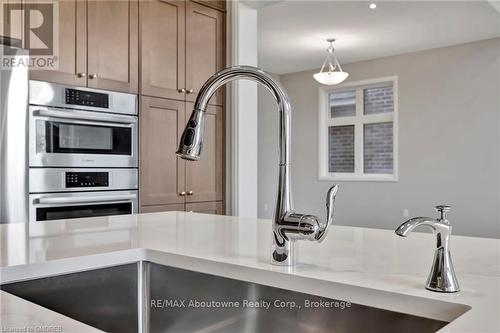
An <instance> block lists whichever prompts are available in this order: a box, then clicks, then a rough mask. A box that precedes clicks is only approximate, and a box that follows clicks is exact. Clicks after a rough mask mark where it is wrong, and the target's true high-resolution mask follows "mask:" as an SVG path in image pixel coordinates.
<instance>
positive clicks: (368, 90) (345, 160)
mask: <svg viewBox="0 0 500 333" xmlns="http://www.w3.org/2000/svg"><path fill="white" fill-rule="evenodd" d="M397 91H398V90H397V78H396V77H388V78H381V79H376V80H367V81H359V82H351V83H348V84H343V85H338V86H336V87H334V88H332V87H321V88H320V104H319V105H320V110H319V113H320V114H319V178H320V180H367V181H376V180H380V181H396V180H397V179H398V160H397V157H398V155H397V151H398V150H397V147H398V141H397V139H398V136H397V133H398V128H397V119H398V107H397V106H398V105H397V100H398V99H397V97H398V96H397Z"/></svg>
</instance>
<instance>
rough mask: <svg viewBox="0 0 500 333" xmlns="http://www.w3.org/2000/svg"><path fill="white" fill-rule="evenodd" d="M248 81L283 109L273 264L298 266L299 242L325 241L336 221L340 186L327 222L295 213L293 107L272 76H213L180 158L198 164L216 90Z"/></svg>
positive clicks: (245, 70)
mask: <svg viewBox="0 0 500 333" xmlns="http://www.w3.org/2000/svg"><path fill="white" fill-rule="evenodd" d="M238 79H247V80H252V81H256V82H258V83H260V84H262V85H264V86H265V87H266V88H267V89H268V90H269V91H270V92H271V94H272V95H273V96H274V98H275V99H276V103H277V104H278V107H279V130H278V132H279V178H278V198H277V200H276V208H275V212H274V218H273V236H274V237H273V248H272V262H273V263H274V264H277V265H294V264H295V263H296V260H297V258H296V257H297V255H296V253H295V251H296V250H295V241H296V240H299V239H307V240H313V241H318V242H320V241H322V240H323V239H324V238H325V236H326V233H327V231H328V228H329V226H330V225H331V224H332V220H333V204H334V201H335V197H336V195H337V191H338V189H339V187H338V185H333V186H332V187H331V188H330V189H329V190H328V193H327V196H326V212H327V220H326V222H321V221H320V219H319V218H318V217H316V216H313V215H307V214H299V213H296V212H295V211H294V210H293V202H292V194H291V182H290V149H291V144H290V142H291V137H290V129H291V119H290V117H291V106H290V101H289V98H288V95H287V94H286V92H285V90H284V89H283V88H282V87H281V85H280V84H279V83H278V82H276V81H275V80H274V79H273V78H272V77H271V76H270V75H269V74H267V73H265V72H264V71H262V70H261V69H259V68H256V67H251V66H234V67H229V68H226V69H223V70H221V71H220V72H218V73H216V74H214V75H213V76H212V77H210V78H209V79H208V80H207V82H205V84H204V85H203V86H202V87H201V89H200V92H199V94H198V97H197V98H196V102H195V104H194V108H193V113H192V114H191V117H190V118H189V121H188V123H187V125H186V128H185V129H184V133H183V134H182V137H181V140H180V143H179V149H178V150H177V155H178V156H179V157H181V158H183V159H185V160H190V161H197V160H199V159H200V154H201V150H202V146H203V130H204V116H205V111H206V109H207V105H208V102H209V100H210V98H211V97H212V95H213V94H214V93H215V91H216V90H217V89H218V88H220V87H221V86H223V85H225V84H226V83H228V82H231V81H234V80H238Z"/></svg>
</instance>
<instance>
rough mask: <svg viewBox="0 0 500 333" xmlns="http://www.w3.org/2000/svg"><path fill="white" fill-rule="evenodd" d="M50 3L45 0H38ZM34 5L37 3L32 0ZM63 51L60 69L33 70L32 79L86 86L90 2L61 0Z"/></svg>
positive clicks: (59, 55) (61, 43) (60, 27)
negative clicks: (88, 10) (88, 7)
mask: <svg viewBox="0 0 500 333" xmlns="http://www.w3.org/2000/svg"><path fill="white" fill-rule="evenodd" d="M37 1H38V2H40V3H46V1H43V0H37ZM30 4H32V5H34V3H33V2H31V1H30ZM58 8H59V15H58V19H59V29H58V34H57V38H58V39H59V41H58V42H59V51H58V61H57V68H56V69H54V70H36V69H34V70H31V71H30V79H32V80H40V81H49V82H55V83H60V84H69V85H78V86H86V85H87V77H86V72H87V71H86V68H87V3H86V2H84V1H79V0H60V1H58Z"/></svg>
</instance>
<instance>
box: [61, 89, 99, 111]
mask: <svg viewBox="0 0 500 333" xmlns="http://www.w3.org/2000/svg"><path fill="white" fill-rule="evenodd" d="M66 104H71V105H83V106H93V107H98V108H106V109H107V108H109V95H108V94H101V93H96V92H93V91H84V90H76V89H69V88H68V89H66Z"/></svg>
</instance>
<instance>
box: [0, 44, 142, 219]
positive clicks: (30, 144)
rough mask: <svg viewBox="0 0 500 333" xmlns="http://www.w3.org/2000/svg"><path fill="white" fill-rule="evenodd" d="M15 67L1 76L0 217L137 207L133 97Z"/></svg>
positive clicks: (128, 210) (109, 211) (62, 216)
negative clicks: (35, 77) (32, 75)
mask: <svg viewBox="0 0 500 333" xmlns="http://www.w3.org/2000/svg"><path fill="white" fill-rule="evenodd" d="M20 54H22V56H25V54H26V53H20ZM13 74H14V73H13ZM22 74H23V75H22V79H20V78H19V77H20V75H18V74H16V75H12V78H10V79H8V80H7V79H6V80H2V87H1V90H2V99H3V98H4V97H5V102H6V103H5V105H8V106H14V105H15V107H4V106H2V131H3V132H4V133H2V138H3V139H4V140H2V141H0V143H1V148H2V149H1V150H0V153H1V157H2V160H1V165H2V172H1V173H0V175H1V177H0V188H1V191H0V202H1V204H2V205H1V207H0V216H1V219H0V222H1V223H12V222H27V221H30V222H36V221H46V220H54V219H67V218H78V217H92V216H104V215H119V214H132V213H137V212H138V158H137V151H138V148H137V147H138V142H137V141H138V131H137V96H136V95H133V94H126V93H120V92H112V91H104V90H97V89H89V88H86V87H73V86H63V85H59V84H53V83H49V82H41V81H28V78H27V73H22ZM14 77H16V78H18V79H17V80H14ZM2 79H3V78H2ZM28 88H29V89H28ZM19 89H21V90H19ZM23 90H24V91H25V96H26V97H27V98H25V99H24V101H23V103H21V102H17V101H18V100H19V98H18V96H19V95H20V92H19V91H23ZM15 92H17V93H15ZM28 92H29V94H28ZM16 97H17V98H16ZM3 102H4V101H2V103H3ZM4 119H6V121H4ZM23 138H24V140H22V139H23ZM18 157H23V159H22V163H21V164H22V165H21V164H20V163H19V162H17V161H18V160H19V159H18ZM10 198H15V199H12V200H11V199H10Z"/></svg>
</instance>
